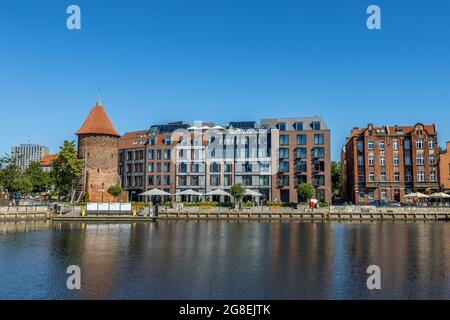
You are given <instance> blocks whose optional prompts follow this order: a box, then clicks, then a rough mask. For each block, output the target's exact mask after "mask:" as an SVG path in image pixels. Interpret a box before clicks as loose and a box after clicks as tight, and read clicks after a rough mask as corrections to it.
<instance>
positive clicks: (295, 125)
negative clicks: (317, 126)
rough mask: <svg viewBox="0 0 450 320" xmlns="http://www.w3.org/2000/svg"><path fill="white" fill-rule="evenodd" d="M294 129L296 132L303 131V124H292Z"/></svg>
mask: <svg viewBox="0 0 450 320" xmlns="http://www.w3.org/2000/svg"><path fill="white" fill-rule="evenodd" d="M294 129H295V130H297V131H303V122H296V123H294Z"/></svg>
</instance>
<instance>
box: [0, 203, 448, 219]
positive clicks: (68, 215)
mask: <svg viewBox="0 0 450 320" xmlns="http://www.w3.org/2000/svg"><path fill="white" fill-rule="evenodd" d="M83 210H84V211H85V210H86V208H85V207H82V206H63V207H62V210H61V212H58V213H55V212H53V210H52V208H50V207H49V206H43V205H40V206H36V205H35V206H2V207H0V221H18V220H53V221H155V220H322V221H326V220H333V221H339V220H408V221H409V220H422V221H423V220H447V221H450V207H422V206H407V207H376V206H356V205H351V206H330V207H324V208H318V209H314V210H313V211H311V210H310V209H309V208H308V207H306V206H301V205H299V206H298V207H297V208H291V207H267V206H255V207H249V208H242V209H231V208H225V207H185V208H176V209H173V208H165V207H163V206H161V207H160V208H159V210H158V211H159V213H158V215H157V216H156V215H154V214H153V212H152V210H151V209H150V208H149V207H145V208H141V209H138V210H133V212H131V213H123V214H120V215H119V214H114V213H108V212H103V213H93V212H86V211H85V214H84V215H83Z"/></svg>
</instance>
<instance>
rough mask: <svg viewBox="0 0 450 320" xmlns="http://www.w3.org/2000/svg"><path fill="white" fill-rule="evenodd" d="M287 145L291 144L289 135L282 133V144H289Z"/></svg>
mask: <svg viewBox="0 0 450 320" xmlns="http://www.w3.org/2000/svg"><path fill="white" fill-rule="evenodd" d="M287 145H289V136H288V135H281V136H280V146H287Z"/></svg>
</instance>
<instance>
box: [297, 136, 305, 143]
mask: <svg viewBox="0 0 450 320" xmlns="http://www.w3.org/2000/svg"><path fill="white" fill-rule="evenodd" d="M297 144H299V145H306V134H298V135H297Z"/></svg>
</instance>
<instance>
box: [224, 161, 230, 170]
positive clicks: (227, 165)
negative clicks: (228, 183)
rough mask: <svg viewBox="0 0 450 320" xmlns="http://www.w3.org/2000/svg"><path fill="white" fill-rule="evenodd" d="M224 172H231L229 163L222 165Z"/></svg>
mask: <svg viewBox="0 0 450 320" xmlns="http://www.w3.org/2000/svg"><path fill="white" fill-rule="evenodd" d="M224 172H231V163H225V164H224Z"/></svg>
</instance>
